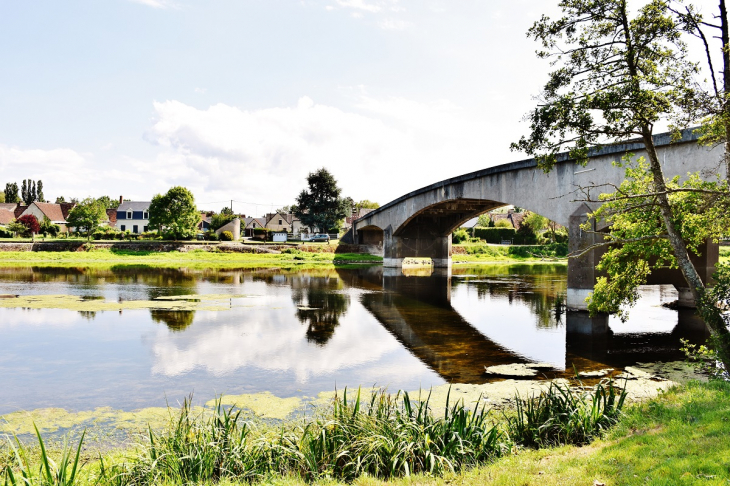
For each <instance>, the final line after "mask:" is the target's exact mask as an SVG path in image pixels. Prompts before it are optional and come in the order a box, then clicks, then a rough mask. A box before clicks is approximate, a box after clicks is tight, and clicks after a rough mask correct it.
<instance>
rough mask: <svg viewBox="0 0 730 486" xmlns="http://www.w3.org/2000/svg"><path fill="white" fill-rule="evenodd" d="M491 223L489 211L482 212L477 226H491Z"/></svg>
mask: <svg viewBox="0 0 730 486" xmlns="http://www.w3.org/2000/svg"><path fill="white" fill-rule="evenodd" d="M490 223H492V218H490V217H489V214H487V213H484V214H480V215H479V218H477V226H479V227H480V228H489V226H490ZM492 226H494V224H493V223H492Z"/></svg>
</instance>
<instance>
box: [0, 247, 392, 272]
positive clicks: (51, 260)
mask: <svg viewBox="0 0 730 486" xmlns="http://www.w3.org/2000/svg"><path fill="white" fill-rule="evenodd" d="M216 248H217V247H216ZM382 261H383V259H382V258H381V257H378V256H373V255H369V254H367V253H333V252H328V253H313V252H307V251H299V250H297V249H285V250H284V251H276V252H274V251H273V250H271V251H270V252H265V253H264V252H261V253H241V252H226V251H221V250H218V251H208V250H206V249H192V250H188V251H184V252H181V251H149V250H148V251H132V250H115V249H108V248H92V249H90V250H89V251H6V252H2V253H0V266H3V267H13V266H28V265H33V266H56V267H76V266H88V267H99V266H100V267H105V266H107V267H108V266H112V265H129V266H133V265H143V266H154V267H180V266H184V267H187V268H229V267H237V268H247V267H255V266H261V265H263V266H299V265H305V264H335V265H337V264H355V263H370V264H377V263H381V262H382Z"/></svg>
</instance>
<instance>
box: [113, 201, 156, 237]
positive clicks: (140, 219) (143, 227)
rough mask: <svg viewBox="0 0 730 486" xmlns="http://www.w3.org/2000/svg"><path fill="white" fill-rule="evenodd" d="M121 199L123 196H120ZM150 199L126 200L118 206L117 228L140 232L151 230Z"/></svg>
mask: <svg viewBox="0 0 730 486" xmlns="http://www.w3.org/2000/svg"><path fill="white" fill-rule="evenodd" d="M120 199H121V198H120ZM149 211H150V201H124V202H122V203H121V204H119V207H118V208H117V221H116V228H117V229H118V230H119V231H129V232H131V233H135V234H139V233H144V232H147V231H149V224H150V213H149Z"/></svg>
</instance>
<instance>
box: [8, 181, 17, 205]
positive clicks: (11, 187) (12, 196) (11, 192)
mask: <svg viewBox="0 0 730 486" xmlns="http://www.w3.org/2000/svg"><path fill="white" fill-rule="evenodd" d="M5 202H6V203H19V202H20V197H19V196H18V184H16V183H15V182H13V183H10V182H8V183H7V184H5Z"/></svg>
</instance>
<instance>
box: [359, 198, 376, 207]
mask: <svg viewBox="0 0 730 486" xmlns="http://www.w3.org/2000/svg"><path fill="white" fill-rule="evenodd" d="M355 207H356V208H358V209H378V208H379V207H380V204H378V203H376V202H374V201H371V200H369V199H363V200H362V201H360V202H358V203H357V204H355Z"/></svg>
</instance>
